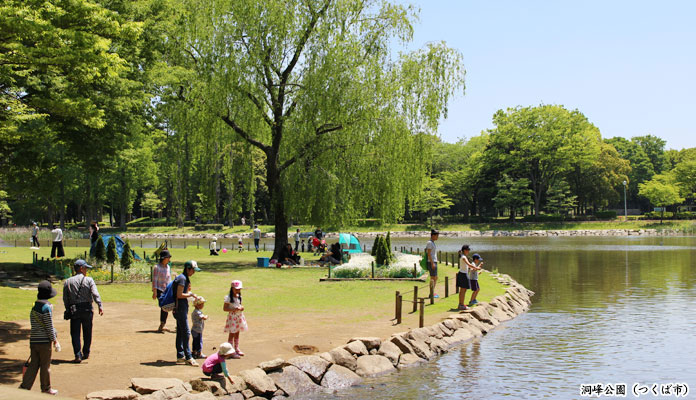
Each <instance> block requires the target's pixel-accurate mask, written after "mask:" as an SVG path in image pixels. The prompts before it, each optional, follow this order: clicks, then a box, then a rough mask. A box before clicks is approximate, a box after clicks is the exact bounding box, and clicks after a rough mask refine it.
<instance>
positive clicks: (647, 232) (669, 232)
mask: <svg viewBox="0 0 696 400" xmlns="http://www.w3.org/2000/svg"><path fill="white" fill-rule="evenodd" d="M353 234H354V235H355V236H357V237H360V238H374V237H375V236H377V235H386V234H387V232H355V233H353ZM683 234H684V232H683V231H680V230H678V229H578V230H518V231H496V230H492V231H440V237H441V238H469V237H500V236H502V237H558V236H676V235H683ZM251 235H252V234H251V232H249V233H219V234H215V233H123V234H121V237H123V238H128V239H133V240H140V239H192V240H195V239H206V240H209V239H211V238H212V237H213V236H214V237H216V238H218V239H237V238H247V239H250V238H251ZM292 235H294V233H293V232H289V233H288V237H289V238H292ZM324 235H325V236H326V238H327V239H331V238H337V237H338V233H331V232H329V233H325V234H324ZM261 236H262V237H264V238H275V233H272V232H269V233H263V234H262V235H261ZM391 237H393V238H426V237H430V232H428V231H406V232H391Z"/></svg>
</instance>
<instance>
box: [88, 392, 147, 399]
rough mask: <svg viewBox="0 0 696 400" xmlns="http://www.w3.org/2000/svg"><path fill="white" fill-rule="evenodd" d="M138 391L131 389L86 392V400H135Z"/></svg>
mask: <svg viewBox="0 0 696 400" xmlns="http://www.w3.org/2000/svg"><path fill="white" fill-rule="evenodd" d="M137 398H138V393H137V392H134V391H132V390H100V391H98V392H92V393H89V394H87V397H86V399H87V400H135V399H137Z"/></svg>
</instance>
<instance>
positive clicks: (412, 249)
mask: <svg viewBox="0 0 696 400" xmlns="http://www.w3.org/2000/svg"><path fill="white" fill-rule="evenodd" d="M411 254H413V246H411Z"/></svg>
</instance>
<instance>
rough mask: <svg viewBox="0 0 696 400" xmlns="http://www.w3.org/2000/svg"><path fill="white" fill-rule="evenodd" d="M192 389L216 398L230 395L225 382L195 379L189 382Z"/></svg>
mask: <svg viewBox="0 0 696 400" xmlns="http://www.w3.org/2000/svg"><path fill="white" fill-rule="evenodd" d="M189 383H190V384H191V388H192V389H193V390H194V391H196V392H210V393H212V394H214V395H215V396H222V395H225V394H228V391H227V389H226V388H225V387H224V386H223V385H225V381H224V380H215V379H193V380H191V381H189Z"/></svg>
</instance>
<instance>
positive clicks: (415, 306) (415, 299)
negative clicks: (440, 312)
mask: <svg viewBox="0 0 696 400" xmlns="http://www.w3.org/2000/svg"><path fill="white" fill-rule="evenodd" d="M417 310H418V286H417V285H416V286H414V287H413V312H416V311H417Z"/></svg>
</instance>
